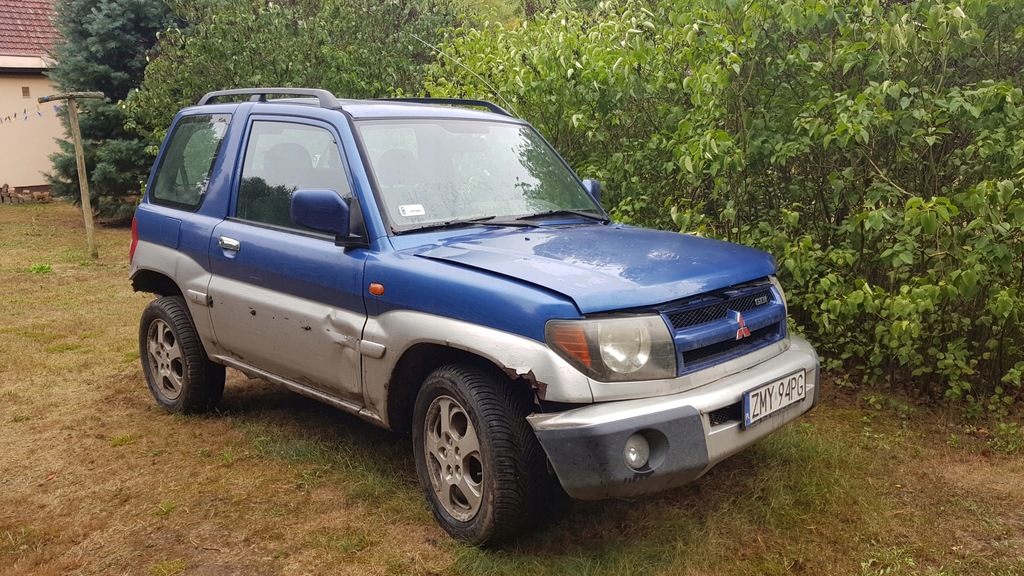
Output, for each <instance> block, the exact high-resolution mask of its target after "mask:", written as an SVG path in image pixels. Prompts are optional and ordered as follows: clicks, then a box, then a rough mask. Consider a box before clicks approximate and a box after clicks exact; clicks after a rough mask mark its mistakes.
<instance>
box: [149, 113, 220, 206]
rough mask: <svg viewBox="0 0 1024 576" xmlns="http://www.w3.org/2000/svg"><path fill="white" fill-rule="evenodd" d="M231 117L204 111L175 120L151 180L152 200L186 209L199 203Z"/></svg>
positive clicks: (203, 195)
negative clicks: (201, 113)
mask: <svg viewBox="0 0 1024 576" xmlns="http://www.w3.org/2000/svg"><path fill="white" fill-rule="evenodd" d="M230 121H231V115H230V114H203V115H199V116H189V117H186V118H183V119H182V120H181V121H179V122H178V125H177V126H176V127H175V128H174V133H172V134H171V137H170V139H169V140H168V142H167V146H166V147H165V148H166V150H167V151H166V153H165V154H164V156H163V158H162V159H161V161H160V166H159V167H158V168H157V171H156V177H155V179H154V180H153V188H152V192H151V195H150V200H151V201H152V202H153V203H155V204H163V205H167V206H172V207H175V208H182V209H186V210H195V209H196V208H198V207H199V205H200V204H201V203H202V201H203V198H204V197H205V195H206V187H207V185H208V184H209V182H210V171H211V170H212V169H213V163H214V162H215V161H216V160H217V154H218V153H219V152H220V145H221V142H222V141H223V140H224V134H225V133H226V132H227V128H228V122H230Z"/></svg>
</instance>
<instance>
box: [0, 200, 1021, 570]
mask: <svg viewBox="0 0 1024 576" xmlns="http://www.w3.org/2000/svg"><path fill="white" fill-rule="evenodd" d="M0 230H3V232H4V233H3V234H2V235H0V278H3V280H4V290H5V291H4V302H3V304H2V308H0V350H2V352H0V575H3V576H6V575H21V574H39V575H42V576H48V575H56V574H67V573H71V574H83V575H93V574H96V575H99V574H145V573H149V574H185V575H187V574H276V573H282V574H293V573H323V572H325V571H327V568H326V567H328V566H329V567H330V569H329V571H330V572H331V573H339V574H379V575H385V574H396V575H397V574H408V575H418V576H426V575H428V574H433V575H446V576H461V575H467V576H468V575H474V574H497V575H501V574H508V575H513V574H516V575H518V574H536V575H562V574H567V575H591V574H592V575H598V574H600V575H602V576H604V575H628V574H645V575H646V574H654V575H676V574H679V575H683V576H687V575H694V576H695V575H716V574H722V575H732V574H736V575H747V574H767V575H772V574H810V575H818V574H852V575H857V574H861V575H876V574H893V575H903V574H927V575H950V576H952V575H958V576H961V575H966V576H974V575H993V574H995V575H1000V574H1005V575H1010V574H1021V573H1024V511H1022V508H1021V506H1020V502H1021V501H1022V500H1024V483H1022V482H1021V481H1020V479H1021V478H1024V459H1022V458H1021V457H1020V453H1021V451H1022V446H1024V432H1022V428H1021V422H1020V421H1019V420H1008V421H1006V422H1002V423H985V422H971V423H964V422H962V421H961V420H959V418H958V417H957V416H956V415H955V414H952V413H950V412H946V411H943V410H939V409H936V408H933V407H926V406H917V405H914V404H912V403H910V402H907V401H906V400H905V399H903V398H900V397H898V396H895V395H892V394H888V393H886V394H881V393H868V394H865V393H864V392H863V391H857V390H852V389H839V388H838V387H836V386H827V387H826V389H825V402H824V403H823V404H822V405H821V406H820V407H819V408H818V409H817V410H815V411H814V412H813V413H811V414H810V415H809V417H808V418H806V419H804V420H803V421H801V422H799V423H796V424H795V425H792V426H789V427H787V428H786V429H785V430H783V431H781V432H780V433H778V434H776V435H774V436H772V437H770V438H769V439H767V440H766V441H764V442H762V443H760V444H758V445H757V446H755V447H754V448H753V449H752V450H749V451H747V452H744V453H742V454H739V455H737V456H736V457H734V458H732V459H730V460H728V461H726V462H724V463H723V464H722V465H720V466H719V467H718V468H716V469H715V470H713V471H712V472H711V473H709V474H708V475H707V476H705V477H704V478H701V479H699V480H697V481H696V482H694V483H692V484H691V485H689V486H686V487H684V488H680V489H677V490H672V491H668V492H665V493H662V494H658V495H655V496H652V497H648V498H641V499H636V500H632V501H621V500H612V501H605V502H575V503H573V505H572V506H571V508H570V510H569V511H568V512H567V514H566V515H564V516H563V517H561V518H560V519H557V520H556V521H554V522H553V523H552V524H551V525H550V526H547V527H545V528H543V529H540V530H537V531H536V532H534V533H531V534H529V535H527V536H525V537H523V538H522V539H520V540H519V541H518V542H516V543H514V544H511V545H508V546H505V547H503V548H499V549H479V548H473V547H467V546H464V545H462V544H459V543H457V542H454V541H452V540H451V539H450V538H448V537H447V536H446V535H445V534H444V533H443V532H442V531H441V530H440V529H439V528H438V527H437V526H436V525H435V524H434V522H433V519H432V518H431V516H430V513H429V512H428V511H427V508H426V506H425V504H424V501H423V496H422V494H421V493H420V488H419V486H418V484H417V482H416V475H415V471H414V468H413V465H412V461H411V456H410V454H411V446H410V445H409V440H408V439H407V438H405V437H400V436H395V435H392V434H390V433H388V432H386V431H382V430H379V429H377V428H374V427H373V426H371V425H369V424H366V423H364V422H362V421H360V420H357V419H356V418H354V417H349V416H347V415H344V414H341V413H339V412H338V411H336V410H333V409H331V408H329V407H326V406H324V405H321V404H318V403H316V402H314V401H312V400H309V399H307V398H304V397H301V396H297V395H295V394H291V393H289V392H287V391H285V390H282V389H280V388H277V387H274V386H271V385H269V384H267V383H264V382H261V381H259V380H249V379H247V378H245V377H244V376H242V375H240V374H238V373H236V372H233V371H229V373H228V384H227V389H226V392H225V396H224V400H223V401H222V403H221V405H220V408H219V410H218V411H217V412H215V413H213V414H209V415H205V416H187V417H186V416H172V415H168V414H166V413H164V412H163V411H161V410H159V409H158V408H157V407H156V406H155V404H154V402H153V400H152V398H151V396H150V395H149V391H148V390H147V388H146V386H145V383H144V381H143V379H142V375H141V373H140V369H139V363H138V346H137V341H136V339H137V337H138V335H137V330H138V327H137V326H138V324H137V322H138V316H139V313H140V312H141V310H142V309H143V307H144V306H145V304H146V302H147V301H148V300H149V296H147V295H141V294H134V293H133V292H132V291H131V289H130V286H129V284H128V280H127V274H128V266H127V261H126V257H127V246H128V231H127V230H121V229H102V228H101V229H99V230H97V238H98V241H99V247H100V258H99V259H97V260H87V256H86V251H85V247H84V244H85V236H84V231H83V229H82V223H81V216H80V214H79V213H78V212H76V211H75V210H74V209H73V208H71V207H69V206H67V205H64V204H62V203H52V204H48V205H32V204H26V205H14V206H7V205H4V206H0ZM39 262H47V263H49V264H48V265H49V266H50V267H51V270H50V271H49V272H46V273H31V272H29V269H30V268H31V267H32V266H33V265H35V264H37V263H39ZM82 262H86V263H87V264H88V265H85V266H83V265H81V263H82Z"/></svg>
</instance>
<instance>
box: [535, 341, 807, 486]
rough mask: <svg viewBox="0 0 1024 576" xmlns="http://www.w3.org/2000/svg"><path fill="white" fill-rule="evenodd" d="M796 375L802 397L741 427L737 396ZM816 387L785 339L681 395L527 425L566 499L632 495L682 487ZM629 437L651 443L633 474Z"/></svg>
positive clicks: (786, 418)
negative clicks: (801, 375)
mask: <svg viewBox="0 0 1024 576" xmlns="http://www.w3.org/2000/svg"><path fill="white" fill-rule="evenodd" d="M799 370H804V371H805V372H806V383H807V395H806V399H805V400H803V401H802V402H799V403H797V404H794V405H791V406H789V407H787V408H786V409H784V410H783V411H781V412H778V413H776V414H773V415H772V416H771V417H769V418H767V419H765V420H763V421H761V422H758V423H756V424H755V425H753V426H750V427H749V428H744V426H743V422H742V410H741V409H740V408H739V407H737V404H742V397H743V393H744V392H747V391H749V390H751V389H753V388H756V387H757V386H760V385H762V384H766V383H769V382H772V381H774V380H777V379H781V378H783V377H785V376H787V375H790V374H792V373H794V372H797V371H799ZM818 382H819V369H818V356H817V354H816V353H815V352H814V349H813V348H812V347H811V345H810V344H808V343H807V342H806V341H805V340H803V339H802V338H798V337H792V339H791V345H790V347H789V349H788V350H787V351H785V352H783V353H781V354H779V355H778V356H775V357H774V358H771V359H769V360H767V361H765V362H762V363H760V364H757V365H756V366H753V367H751V368H748V369H746V370H743V371H742V372H738V373H736V374H732V375H730V376H726V377H724V378H721V379H719V380H716V381H714V382H711V383H708V384H706V385H704V386H701V387H699V388H696V389H693V390H689V391H687V392H682V393H679V394H673V395H668V396H658V397H653V398H642V399H638V400H621V401H616V402H603V403H598V404H591V405H588V406H584V407H581V408H575V409H572V410H567V411H565V412H558V413H553V414H534V415H532V416H530V417H529V418H528V421H529V423H530V425H531V426H532V427H533V430H534V432H535V433H536V435H537V439H538V440H539V441H540V443H541V446H543V448H544V450H545V452H547V455H548V459H549V460H550V461H551V464H552V466H553V468H554V470H555V474H556V475H557V476H558V479H559V481H560V482H561V484H562V486H563V488H565V491H566V492H567V493H568V494H569V495H570V496H572V497H574V498H579V499H583V500H597V499H601V498H614V497H625V496H638V495H641V494H649V493H652V492H658V491H661V490H665V489H667V488H672V487H675V486H681V485H683V484H686V483H688V482H690V481H692V480H694V479H696V478H698V477H700V476H701V475H703V474H704V473H706V472H707V471H708V470H710V469H711V468H712V467H713V466H715V465H716V464H718V463H719V462H721V461H722V460H725V459H726V458H728V457H729V456H732V455H733V454H736V453H737V452H739V451H741V450H743V449H744V448H746V447H748V446H750V445H751V444H753V443H755V442H757V441H758V440H760V439H761V438H764V437H765V436H767V435H769V434H771V433H772V432H774V431H775V430H777V429H778V428H780V427H781V426H783V425H784V424H786V423H787V422H790V421H792V420H795V419H796V418H798V417H799V416H800V415H802V414H804V413H806V412H807V411H808V410H810V409H811V408H813V407H814V406H815V405H816V404H817V402H818V396H819V384H818ZM712 415H714V420H715V422H714V425H713V424H712ZM732 416H736V417H732ZM637 432H643V433H644V434H645V436H650V437H651V438H654V439H655V441H654V442H652V444H651V463H650V465H649V466H648V467H646V468H645V469H642V470H641V471H637V470H634V469H632V468H630V467H629V466H627V465H626V463H625V460H624V458H623V448H624V446H625V443H626V440H627V439H628V438H629V437H630V436H632V435H633V434H635V433H637Z"/></svg>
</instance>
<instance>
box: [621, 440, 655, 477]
mask: <svg viewBox="0 0 1024 576" xmlns="http://www.w3.org/2000/svg"><path fill="white" fill-rule="evenodd" d="M622 457H623V458H624V459H625V460H626V466H629V467H630V468H632V469H633V470H640V469H641V468H643V467H644V466H647V461H648V460H649V459H650V458H651V445H650V444H648V443H647V438H644V436H643V434H633V435H632V436H630V437H629V440H626V446H625V448H623V449H622Z"/></svg>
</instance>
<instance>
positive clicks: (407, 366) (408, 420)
mask: <svg viewBox="0 0 1024 576" xmlns="http://www.w3.org/2000/svg"><path fill="white" fill-rule="evenodd" d="M449 364H465V365H470V366H476V367H478V368H482V369H485V370H490V371H494V372H497V373H500V374H503V375H504V376H505V378H506V380H507V381H508V382H509V383H510V384H512V385H514V386H521V387H522V388H524V389H526V390H529V391H530V395H531V396H532V397H533V399H534V400H533V401H534V403H535V404H536V403H537V399H536V395H535V394H534V391H533V390H532V387H531V385H530V383H529V382H528V381H526V380H525V379H524V378H522V377H521V376H516V377H513V376H512V375H510V374H509V372H508V371H507V370H504V369H503V368H502V367H501V366H499V365H497V364H496V363H494V362H493V361H491V360H490V359H488V358H485V357H483V356H480V355H478V354H474V353H472V352H468V351H466V350H462V349H459V348H453V347H451V346H444V345H442V344H434V343H423V344H417V345H415V346H412V347H411V348H409V349H408V350H406V351H405V352H404V353H403V354H402V356H401V358H400V359H399V360H398V362H397V363H396V364H395V369H394V370H393V371H392V376H391V379H390V383H389V386H388V395H387V418H388V426H389V427H390V428H391V429H392V430H394V431H395V432H401V433H405V432H409V431H410V429H411V426H412V416H413V406H414V405H415V404H416V395H417V394H418V393H419V390H420V387H421V386H422V385H423V381H424V380H426V378H427V376H429V375H430V373H431V372H433V371H434V370H437V369H438V368H440V367H442V366H447V365H449Z"/></svg>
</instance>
